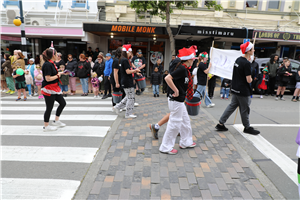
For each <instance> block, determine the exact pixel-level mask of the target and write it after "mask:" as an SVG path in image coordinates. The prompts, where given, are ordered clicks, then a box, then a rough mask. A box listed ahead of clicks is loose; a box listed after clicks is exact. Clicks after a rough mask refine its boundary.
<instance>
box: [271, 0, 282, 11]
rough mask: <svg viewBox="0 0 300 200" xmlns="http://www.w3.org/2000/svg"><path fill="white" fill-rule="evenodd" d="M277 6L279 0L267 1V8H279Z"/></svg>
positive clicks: (278, 5)
mask: <svg viewBox="0 0 300 200" xmlns="http://www.w3.org/2000/svg"><path fill="white" fill-rule="evenodd" d="M279 7H280V1H276V0H272V1H269V6H268V9H269V10H279Z"/></svg>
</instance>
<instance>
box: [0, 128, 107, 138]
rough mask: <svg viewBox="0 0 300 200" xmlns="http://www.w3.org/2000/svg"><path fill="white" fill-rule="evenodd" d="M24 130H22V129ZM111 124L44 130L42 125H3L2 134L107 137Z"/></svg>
mask: <svg viewBox="0 0 300 200" xmlns="http://www.w3.org/2000/svg"><path fill="white" fill-rule="evenodd" d="M20 130H22V131H20ZM109 130H110V127H109V126H66V127H64V128H59V129H58V130H57V131H52V132H43V128H42V126H15V125H13V126H8V125H2V133H1V134H2V135H23V136H53V137H55V136H74V137H105V135H106V134H107V132H108V131H109Z"/></svg>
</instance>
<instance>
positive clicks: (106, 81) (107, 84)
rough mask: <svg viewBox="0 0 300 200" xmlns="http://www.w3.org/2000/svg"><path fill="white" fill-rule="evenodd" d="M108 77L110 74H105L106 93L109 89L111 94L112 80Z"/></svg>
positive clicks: (105, 93)
mask: <svg viewBox="0 0 300 200" xmlns="http://www.w3.org/2000/svg"><path fill="white" fill-rule="evenodd" d="M108 77H109V76H104V88H105V91H104V95H107V91H108V94H111V84H110V81H109V80H108Z"/></svg>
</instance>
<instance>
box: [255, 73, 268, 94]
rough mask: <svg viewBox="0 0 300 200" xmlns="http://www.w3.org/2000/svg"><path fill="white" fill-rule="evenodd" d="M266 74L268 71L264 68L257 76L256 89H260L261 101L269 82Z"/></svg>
mask: <svg viewBox="0 0 300 200" xmlns="http://www.w3.org/2000/svg"><path fill="white" fill-rule="evenodd" d="M268 73H269V71H268V69H267V68H266V67H265V68H264V69H263V71H262V73H260V74H259V76H258V89H260V98H261V99H262V98H264V97H263V94H264V93H265V91H267V89H268V81H269V75H268Z"/></svg>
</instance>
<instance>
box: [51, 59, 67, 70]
mask: <svg viewBox="0 0 300 200" xmlns="http://www.w3.org/2000/svg"><path fill="white" fill-rule="evenodd" d="M54 64H55V65H56V67H57V68H58V69H59V67H60V66H61V65H66V63H65V61H63V60H62V59H61V60H60V61H59V62H54Z"/></svg>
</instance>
